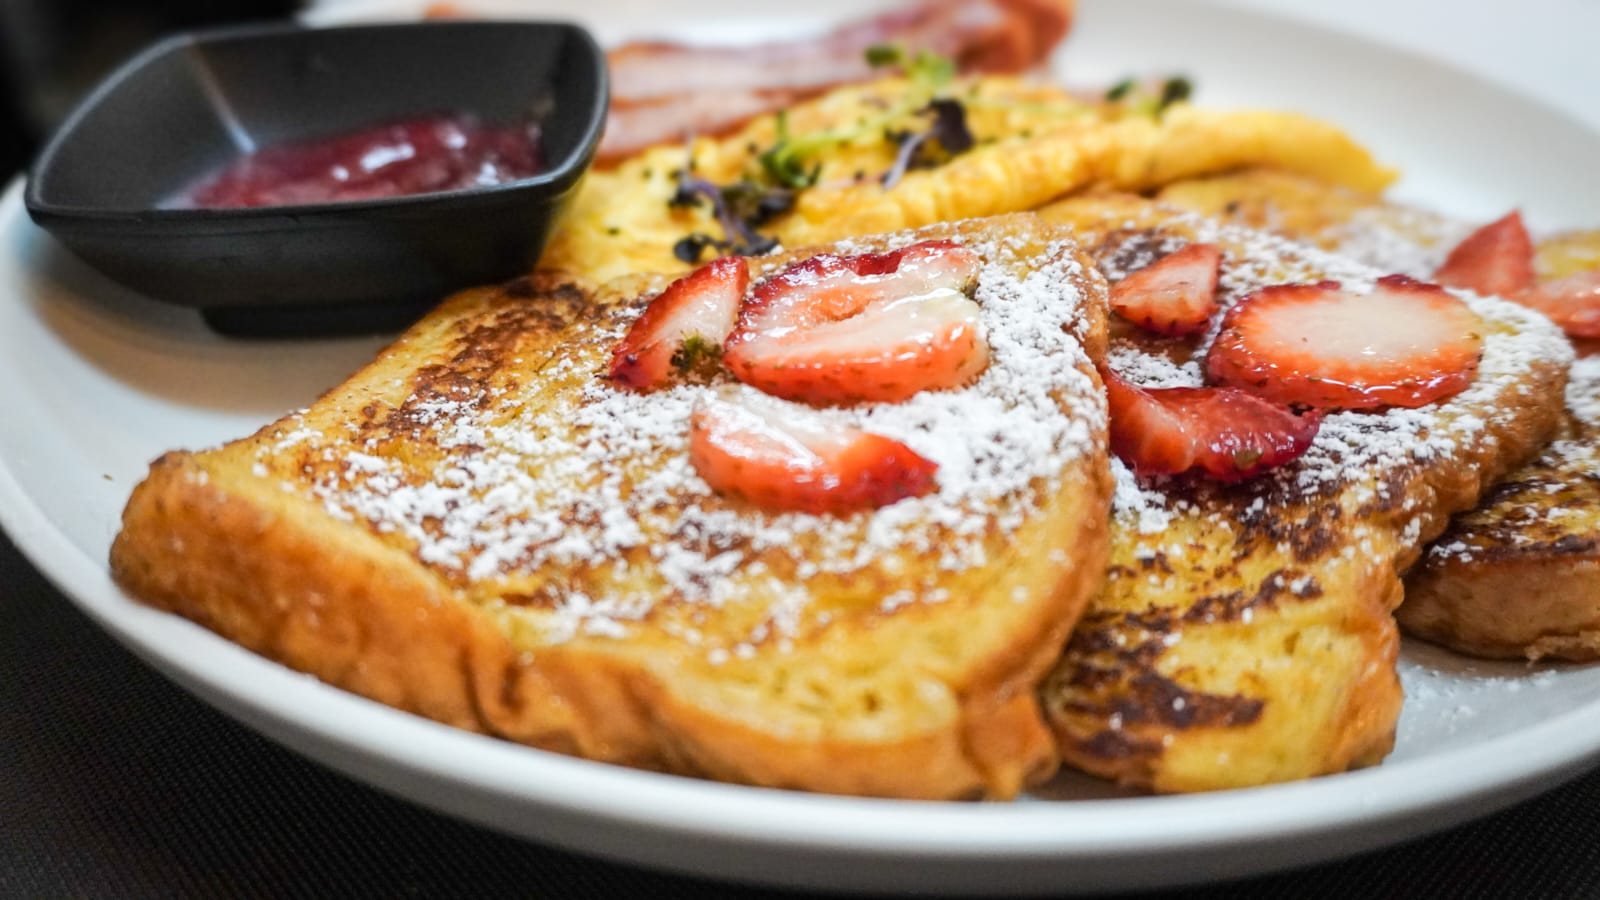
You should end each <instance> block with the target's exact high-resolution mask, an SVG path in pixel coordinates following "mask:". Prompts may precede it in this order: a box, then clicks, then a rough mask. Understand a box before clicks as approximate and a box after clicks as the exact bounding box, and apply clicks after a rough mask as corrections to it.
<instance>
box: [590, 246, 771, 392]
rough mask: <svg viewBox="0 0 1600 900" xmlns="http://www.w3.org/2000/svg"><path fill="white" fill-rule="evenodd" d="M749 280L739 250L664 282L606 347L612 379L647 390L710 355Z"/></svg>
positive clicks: (728, 325) (718, 349)
mask: <svg viewBox="0 0 1600 900" xmlns="http://www.w3.org/2000/svg"><path fill="white" fill-rule="evenodd" d="M749 285H750V263H749V262H748V261H747V260H746V259H745V258H744V257H742V256H725V257H723V258H721V259H718V260H714V261H712V262H710V263H707V264H706V265H703V266H701V267H700V268H698V269H695V270H694V271H693V272H690V273H689V274H687V275H685V276H683V277H682V278H679V279H678V280H677V281H674V282H673V283H672V284H669V285H667V289H666V290H664V291H662V292H661V293H660V294H658V295H657V296H656V298H655V299H654V300H651V301H650V305H649V306H647V307H645V310H644V313H643V314H642V315H640V316H639V318H638V319H635V320H634V323H633V327H632V328H630V329H628V334H627V336H626V337H624V338H623V339H622V342H621V343H619V344H617V346H616V348H615V349H613V350H612V351H611V378H612V380H613V381H615V382H616V383H617V384H619V385H622V386H623V387H626V388H631V389H633V390H636V391H648V390H650V389H652V388H656V387H660V386H661V385H662V384H664V383H666V382H667V380H668V379H670V378H671V377H672V376H673V374H674V373H676V374H679V375H682V374H687V373H688V372H690V371H692V370H695V369H697V368H699V367H700V366H702V365H703V364H704V363H705V362H706V361H708V360H711V361H714V360H715V359H716V358H717V357H718V356H720V355H721V348H722V342H723V341H724V340H725V339H727V337H728V332H730V331H732V330H733V325H734V321H735V319H736V318H737V317H738V314H739V304H740V302H741V301H743V300H744V292H745V288H747V287H749Z"/></svg>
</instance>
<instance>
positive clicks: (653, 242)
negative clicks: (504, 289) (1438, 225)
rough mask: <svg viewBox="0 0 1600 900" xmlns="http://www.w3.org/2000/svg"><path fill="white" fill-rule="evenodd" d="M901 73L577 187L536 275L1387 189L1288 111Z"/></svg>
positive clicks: (608, 274)
mask: <svg viewBox="0 0 1600 900" xmlns="http://www.w3.org/2000/svg"><path fill="white" fill-rule="evenodd" d="M904 68H905V71H906V74H903V75H899V76H896V77H889V78H884V79H881V80H878V81H873V82H869V83H866V84H860V85H854V86H849V87H843V88H839V89H836V90H833V91H831V92H829V93H827V94H824V95H822V96H819V97H817V98H815V99H813V100H809V101H806V102H804V103H800V104H797V105H795V106H792V107H790V108H788V109H787V110H784V111H783V112H781V113H778V114H775V115H766V116H761V117H758V118H755V119H753V120H751V121H750V122H748V123H747V124H746V125H745V126H744V127H742V128H740V129H739V130H737V131H735V132H733V133H731V134H729V135H727V136H725V137H721V138H700V139H697V140H694V141H691V142H689V143H687V144H686V145H681V146H661V147H656V148H653V149H650V150H647V151H645V152H643V153H641V154H639V155H636V156H634V157H631V158H629V159H627V160H626V161H624V162H622V163H621V164H620V165H618V166H616V167H614V168H611V169H609V170H604V171H594V172H591V173H590V174H589V176H588V177H587V179H586V180H585V182H584V184H583V185H582V187H581V188H580V189H579V192H578V195H577V197H576V198H575V199H574V200H573V202H572V206H571V207H570V209H569V211H568V215H567V217H566V219H565V224H564V226H563V228H562V229H561V230H560V231H559V232H558V233H557V234H556V235H555V237H554V238H553V240H552V242H551V244H550V246H549V247H548V249H547V250H546V252H545V255H544V258H543V260H542V261H541V263H540V266H541V268H542V269H545V270H548V271H559V272H560V273H561V274H562V275H564V276H566V277H568V278H572V279H575V280H579V281H584V282H589V283H595V282H601V281H605V280H607V279H610V278H613V277H615V276H618V275H623V274H628V273H633V272H665V273H672V272H681V271H685V270H687V269H689V268H691V267H692V266H693V264H695V263H697V262H699V261H702V260H703V259H705V258H709V257H711V256H715V255H719V254H723V253H729V252H740V253H746V254H747V255H748V254H750V253H752V252H754V253H759V252H762V251H767V250H771V249H775V248H776V247H778V246H783V247H791V248H792V247H800V246H807V245H814V244H821V243H826V242H830V241H835V240H840V239H843V238H847V237H850V236H852V235H858V234H872V233H880V232H888V231H896V230H900V229H905V228H916V227H921V226H924V225H929V224H932V223H936V222H944V221H954V220H960V219H967V218H975V217H981V216H991V215H998V214H1001V213H1008V212H1017V211H1022V210H1029V209H1036V208H1038V207H1041V206H1043V205H1044V204H1046V203H1048V202H1050V201H1052V200H1054V199H1057V198H1059V197H1062V196H1064V195H1067V194H1072V193H1075V192H1080V191H1084V190H1087V189H1097V188H1103V189H1113V190H1121V191H1134V192H1148V191H1152V190H1156V189H1158V188H1160V187H1162V186H1163V185H1166V184H1169V183H1172V182H1175V181H1178V180H1181V179H1187V178H1194V177H1198V176H1203V175H1208V174H1216V173H1223V172H1229V171H1233V170H1237V169H1242V168H1246V167H1250V166H1272V167H1275V168H1278V169H1281V170H1284V171H1288V172H1296V173H1302V174H1306V175H1312V176H1315V177H1317V178H1319V179H1321V180H1324V181H1327V182H1331V183H1333V184H1338V185H1342V186H1345V187H1348V188H1350V189H1352V190H1356V191H1363V192H1376V191H1379V190H1382V189H1383V188H1384V187H1385V186H1386V185H1388V184H1389V183H1390V182H1391V181H1392V180H1393V179H1394V177H1395V172H1394V171H1393V170H1391V169H1389V168H1387V167H1385V166H1383V165H1381V164H1379V163H1378V162H1377V161H1375V160H1374V159H1373V157H1372V156H1371V155H1370V154H1369V153H1368V152H1367V151H1366V150H1365V149H1363V148H1362V147H1361V146H1360V145H1359V144H1357V143H1356V142H1355V141H1354V140H1352V139H1351V138H1350V137H1349V136H1348V135H1346V134H1345V133H1344V132H1343V131H1341V130H1339V129H1338V128H1336V127H1334V126H1332V125H1329V124H1327V123H1325V122H1321V121H1319V120H1316V119H1313V118H1309V117H1306V116H1302V115H1297V114H1293V113H1283V112H1269V111H1255V110H1243V111H1228V110H1212V109H1204V108H1199V107H1194V106H1191V105H1189V104H1188V103H1186V102H1182V101H1181V100H1179V101H1178V102H1165V101H1170V100H1171V99H1172V98H1171V97H1170V96H1169V97H1166V98H1161V99H1153V98H1152V97H1151V96H1150V92H1148V91H1140V90H1135V91H1131V92H1126V93H1125V94H1122V95H1120V96H1118V98H1117V99H1115V100H1108V99H1106V98H1104V97H1102V96H1093V97H1086V96H1082V95H1078V94H1075V93H1073V92H1071V91H1068V90H1066V89H1064V88H1061V87H1058V86H1054V85H1049V84H1043V83H1038V82H1033V81H1028V80H1024V79H1018V78H1014V77H1008V76H978V77H973V78H955V77H953V76H948V75H946V76H941V74H940V73H938V72H937V70H936V69H937V67H936V65H935V64H934V63H931V62H930V61H929V60H928V59H926V58H921V57H919V58H918V59H917V60H913V61H910V62H908V63H907V64H906V65H905V67H904ZM930 70H932V71H930ZM1170 85H1171V82H1169V83H1168V87H1167V89H1166V90H1167V92H1168V93H1169V94H1170V93H1171V90H1170ZM953 120H959V121H953ZM930 149H931V150H932V151H933V152H927V151H929V150H930ZM718 194H720V197H719V196H718ZM719 200H722V201H723V202H720V203H719V202H718V201H719ZM729 207H742V208H743V209H742V211H740V210H735V209H730V208H729ZM736 232H737V233H736ZM753 237H759V239H760V241H761V243H759V244H756V245H754V246H752V245H751V239H752V238H753Z"/></svg>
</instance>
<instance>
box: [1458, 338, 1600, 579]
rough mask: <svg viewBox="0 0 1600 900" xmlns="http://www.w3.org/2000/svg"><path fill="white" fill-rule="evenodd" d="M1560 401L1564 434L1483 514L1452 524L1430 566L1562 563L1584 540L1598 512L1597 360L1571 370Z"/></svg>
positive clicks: (1509, 481)
mask: <svg viewBox="0 0 1600 900" xmlns="http://www.w3.org/2000/svg"><path fill="white" fill-rule="evenodd" d="M1566 400H1567V411H1568V413H1569V414H1570V415H1571V423H1570V426H1569V428H1568V430H1567V431H1566V432H1564V433H1563V434H1562V435H1561V437H1560V438H1559V439H1558V440H1555V441H1552V442H1551V444H1550V446H1549V447H1546V448H1545V450H1544V452H1543V453H1541V454H1540V455H1539V457H1538V458H1537V459H1535V460H1534V461H1533V462H1531V463H1529V464H1528V465H1526V466H1524V467H1523V468H1521V469H1518V470H1517V471H1516V472H1513V473H1512V474H1511V476H1510V477H1509V478H1507V480H1506V481H1505V482H1503V483H1501V484H1500V485H1498V486H1497V487H1496V488H1495V490H1494V492H1493V493H1492V494H1491V495H1490V497H1489V499H1488V501H1487V502H1486V503H1485V504H1484V505H1483V506H1481V507H1479V508H1478V509H1476V510H1473V511H1472V512H1471V513H1469V514H1467V515H1464V516H1460V517H1458V518H1457V519H1456V520H1455V521H1454V522H1453V523H1452V524H1451V528H1450V530H1449V531H1448V532H1446V533H1445V535H1444V536H1443V537H1442V538H1440V539H1439V540H1438V541H1436V542H1435V543H1434V544H1433V546H1431V547H1430V548H1429V549H1428V561H1429V562H1430V563H1432V564H1442V563H1445V562H1449V561H1459V562H1463V563H1471V562H1474V561H1476V560H1478V559H1480V558H1497V557H1498V555H1499V554H1502V553H1505V552H1508V551H1518V550H1531V551H1533V552H1535V553H1540V554H1542V553H1551V552H1553V553H1555V555H1557V556H1561V555H1564V554H1565V553H1570V552H1573V551H1575V550H1577V549H1578V548H1579V547H1581V546H1582V542H1583V541H1585V540H1588V539H1589V538H1590V536H1591V535H1592V532H1593V528H1594V519H1595V516H1596V513H1597V509H1600V446H1597V445H1596V440H1597V438H1600V357H1589V358H1586V359H1581V360H1579V361H1578V362H1576V363H1574V364H1573V366H1572V368H1571V370H1570V379H1569V380H1568V382H1567V395H1566ZM1574 541H1577V542H1579V543H1576V544H1575V543H1573V542H1574Z"/></svg>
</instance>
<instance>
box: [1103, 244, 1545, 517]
mask: <svg viewBox="0 0 1600 900" xmlns="http://www.w3.org/2000/svg"><path fill="white" fill-rule="evenodd" d="M1164 224H1165V225H1167V226H1169V227H1168V228H1167V229H1166V233H1165V234H1164V235H1161V236H1159V237H1154V236H1152V235H1151V234H1150V233H1149V232H1148V231H1143V230H1141V229H1139V228H1138V226H1137V223H1132V222H1130V223H1128V225H1127V228H1126V229H1125V232H1126V234H1127V242H1126V243H1125V245H1124V246H1123V247H1120V248H1119V247H1109V248H1107V249H1106V251H1105V253H1104V255H1103V256H1102V258H1101V265H1102V268H1103V269H1105V270H1106V275H1107V277H1108V278H1112V279H1115V278H1118V277H1121V276H1122V275H1124V274H1126V273H1127V272H1129V271H1133V270H1136V269H1138V268H1141V267H1143V266H1145V265H1148V264H1149V263H1150V262H1152V261H1154V260H1155V259H1156V258H1158V257H1159V256H1160V255H1163V254H1165V253H1167V252H1170V251H1171V250H1173V249H1176V247H1177V246H1180V245H1181V244H1183V243H1186V242H1187V241H1185V240H1184V239H1183V238H1182V237H1178V235H1188V236H1190V237H1191V238H1192V239H1193V240H1195V241H1204V242H1210V243H1217V244H1219V245H1221V246H1222V247H1223V248H1224V251H1225V259H1224V263H1223V272H1222V277H1221V280H1220V286H1219V290H1218V299H1219V301H1220V302H1221V304H1222V305H1223V307H1224V308H1225V309H1226V308H1227V307H1230V306H1231V305H1232V304H1234V303H1236V302H1238V301H1239V300H1240V299H1241V298H1243V297H1244V296H1246V295H1248V294H1249V293H1251V292H1253V291H1255V290H1257V289H1259V288H1261V287H1264V286H1267V285H1270V284H1282V283H1297V282H1311V281H1322V280H1328V279H1331V280H1335V281H1338V282H1340V283H1341V284H1342V286H1343V287H1344V288H1345V289H1347V290H1354V291H1366V290H1370V289H1371V288H1372V286H1373V284H1374V282H1375V281H1376V280H1377V278H1379V277H1380V276H1382V275H1385V274H1389V273H1387V272H1385V271H1382V270H1378V269H1374V268H1372V267H1369V266H1367V265H1364V264H1362V263H1359V262H1356V261H1353V260H1349V259H1345V258H1343V257H1340V256H1337V255H1334V254H1331V253H1328V252H1325V251H1321V250H1318V249H1316V248H1312V247H1308V246H1305V245H1301V244H1297V243H1294V242H1292V241H1289V240H1287V239H1285V238H1282V237H1278V236H1275V235H1271V234H1267V233H1264V232H1259V231H1254V230H1251V229H1246V228H1241V227H1237V226H1229V225H1221V224H1218V223H1216V222H1213V221H1211V220H1208V219H1204V218H1201V217H1199V216H1192V215H1180V216H1173V217H1169V218H1168V219H1167V220H1166V221H1165V223H1164ZM1108 261H1109V263H1110V264H1109V265H1108ZM1457 293H1458V294H1459V295H1460V296H1461V297H1462V299H1463V300H1464V301H1465V302H1466V303H1467V304H1468V306H1470V307H1471V308H1472V309H1473V311H1474V312H1476V313H1478V315H1480V316H1482V317H1483V318H1484V319H1485V320H1486V322H1488V323H1490V327H1489V328H1487V329H1486V334H1485V339H1484V353H1483V359H1482V361H1481V363H1480V365H1479V371H1478V376H1477V378H1476V380H1475V381H1474V382H1473V384H1472V385H1471V386H1470V387H1469V388H1468V389H1467V390H1465V391H1463V392H1462V393H1460V394H1458V395H1456V396H1455V397H1453V398H1450V399H1449V400H1446V401H1444V402H1441V403H1436V404H1432V405H1429V406H1425V407H1422V408H1420V409H1390V410H1387V411H1383V412H1339V413H1333V414H1330V415H1328V416H1327V417H1326V418H1325V419H1324V422H1323V426H1322V429H1321V431H1320V432H1319V433H1318V435H1317V438H1316V440H1315V442H1314V443H1313V444H1312V446H1311V448H1310V450H1308V451H1307V452H1306V454H1305V455H1304V456H1302V457H1301V458H1300V459H1298V460H1296V461H1294V462H1293V463H1290V464H1289V465H1286V466H1283V467H1281V468H1279V469H1276V470H1274V471H1272V472H1270V473H1268V474H1267V475H1265V476H1263V477H1261V478H1258V479H1256V480H1255V481H1253V482H1250V483H1249V484H1248V485H1247V489H1249V490H1252V491H1254V492H1256V493H1258V494H1261V495H1265V494H1266V493H1267V492H1272V493H1273V494H1274V495H1275V496H1278V497H1288V498H1292V499H1303V500H1310V499H1313V498H1316V497H1318V496H1326V495H1328V494H1329V493H1331V492H1335V491H1339V490H1344V489H1354V490H1356V491H1358V492H1359V493H1360V494H1361V496H1357V497H1355V498H1354V500H1355V502H1357V503H1361V502H1364V501H1367V500H1383V499H1385V498H1384V497H1382V496H1380V494H1381V493H1382V492H1383V491H1384V490H1386V488H1385V485H1384V483H1383V479H1382V478H1381V477H1380V476H1381V474H1382V473H1384V472H1386V471H1392V470H1396V469H1399V468H1400V467H1403V466H1406V465H1410V464H1413V463H1418V462H1427V461H1428V460H1431V459H1435V458H1440V457H1444V456H1450V455H1453V454H1456V453H1457V452H1458V451H1460V450H1463V449H1465V448H1467V447H1469V446H1473V445H1474V442H1477V441H1480V440H1486V439H1490V436H1489V435H1488V423H1487V422H1485V421H1484V420H1483V419H1482V418H1480V417H1479V416H1478V415H1477V413H1476V411H1478V410H1484V409H1490V408H1493V407H1494V406H1496V405H1498V404H1499V403H1502V402H1505V401H1506V400H1507V399H1509V398H1508V396H1507V395H1508V392H1510V391H1513V390H1515V389H1516V385H1517V383H1518V382H1519V380H1520V379H1522V378H1524V377H1526V375H1527V374H1528V372H1529V370H1530V368H1531V366H1532V365H1533V364H1534V363H1535V362H1539V361H1546V362H1556V363H1558V364H1565V363H1566V362H1568V361H1570V360H1571V358H1572V351H1571V347H1570V345H1569V344H1567V342H1566V340H1565V339H1564V338H1563V337H1562V336H1561V334H1560V332H1559V331H1557V330H1556V329H1555V328H1554V327H1553V326H1552V325H1551V324H1550V323H1549V322H1548V321H1547V320H1545V319H1544V318H1543V317H1541V316H1539V315H1538V314H1536V313H1533V312H1531V311H1529V310H1527V309H1525V308H1523V307H1521V306H1517V305H1515V304H1511V303H1507V302H1505V301H1503V300H1498V299H1494V298H1485V297H1479V296H1476V295H1473V294H1470V293H1467V292H1457ZM1220 320H1221V316H1218V317H1216V318H1215V319H1214V320H1213V326H1212V330H1211V331H1210V332H1209V333H1208V334H1206V335H1204V336H1202V338H1201V339H1200V341H1199V343H1198V345H1197V346H1196V347H1195V348H1194V350H1193V351H1192V356H1189V357H1188V358H1185V357H1184V356H1183V355H1182V354H1178V355H1174V353H1173V352H1172V348H1171V347H1169V346H1167V345H1166V344H1164V343H1162V342H1155V341H1150V340H1149V339H1143V338H1141V339H1138V340H1130V339H1118V340H1113V342H1112V347H1111V350H1110V353H1109V357H1108V358H1109V362H1110V364H1111V366H1112V368H1113V369H1115V370H1117V371H1118V372H1120V373H1122V374H1123V375H1124V377H1126V378H1128V379H1129V380H1130V381H1132V382H1134V383H1136V384H1140V385H1143V386H1147V387H1181V386H1198V385H1200V384H1202V383H1203V373H1202V371H1201V366H1200V362H1199V361H1200V360H1202V359H1203V358H1204V354H1205V351H1206V349H1207V348H1208V347H1209V345H1210V342H1211V341H1212V340H1213V339H1214V338H1215V336H1216V331H1217V328H1218V327H1219V324H1218V323H1220ZM1375 325H1376V326H1377V327H1381V325H1382V323H1375ZM1186 352H1187V351H1186ZM1161 488H1162V485H1161V483H1160V482H1157V481H1152V480H1150V479H1139V478H1135V477H1133V476H1132V475H1131V473H1127V474H1122V475H1120V476H1119V477H1118V478H1117V493H1116V498H1115V501H1114V507H1115V509H1116V512H1117V515H1119V516H1121V517H1124V518H1123V521H1124V523H1125V525H1126V526H1127V527H1132V528H1134V529H1135V531H1136V533H1138V534H1141V535H1151V534H1156V533H1158V530H1157V529H1156V525H1157V524H1158V523H1160V522H1161V520H1162V515H1163V514H1165V515H1168V516H1171V515H1173V514H1174V508H1173V504H1174V503H1177V502H1183V501H1182V500H1181V499H1178V498H1177V497H1174V496H1172V495H1170V494H1169V492H1167V491H1164V490H1162V489H1161ZM1367 494H1370V495H1371V496H1366V495H1367ZM1413 537H1415V536H1413Z"/></svg>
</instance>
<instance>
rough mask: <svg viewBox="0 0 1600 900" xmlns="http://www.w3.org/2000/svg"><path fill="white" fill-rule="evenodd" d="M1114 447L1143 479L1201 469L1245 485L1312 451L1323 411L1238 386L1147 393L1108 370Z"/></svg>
mask: <svg viewBox="0 0 1600 900" xmlns="http://www.w3.org/2000/svg"><path fill="white" fill-rule="evenodd" d="M1100 377H1101V378H1103V379H1104V380H1105V383H1106V402H1107V404H1108V405H1109V406H1110V410H1111V450H1112V452H1113V453H1116V454H1117V456H1118V457H1120V458H1121V459H1122V461H1123V462H1125V463H1127V464H1128V465H1129V466H1131V467H1132V468H1133V470H1134V471H1135V472H1137V473H1139V474H1140V475H1177V474H1180V473H1182V472H1188V471H1190V470H1198V471H1200V472H1202V473H1204V474H1206V475H1209V476H1210V477H1212V478H1214V479H1216V480H1218V481H1240V480H1243V479H1246V478H1251V477H1253V476H1255V475H1259V474H1260V473H1262V472H1265V471H1266V470H1268V469H1271V468H1274V467H1277V466H1281V465H1283V464H1284V463H1286V462H1289V461H1291V460H1293V459H1295V458H1297V457H1299V456H1300V455H1301V454H1302V453H1305V452H1306V449H1307V448H1308V447H1310V446H1311V442H1312V440H1314V439H1315V438H1316V436H1317V431H1318V430H1319V429H1320V428H1321V427H1322V414H1321V413H1320V412H1316V411H1312V412H1310V413H1307V414H1305V415H1298V416H1297V415H1295V414H1294V412H1293V411H1291V410H1290V409H1288V408H1287V407H1284V406H1279V405H1277V404H1275V403H1272V402H1271V401H1268V400H1264V399H1262V398H1260V397H1257V396H1256V395H1254V394H1252V393H1250V392H1248V391H1243V390H1240V389H1239V388H1231V387H1197V388H1142V387H1137V386H1135V385H1132V384H1129V383H1128V382H1127V381H1124V380H1123V379H1122V378H1121V377H1119V376H1118V375H1117V374H1116V373H1115V372H1111V371H1109V370H1102V371H1101V372H1100Z"/></svg>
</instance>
